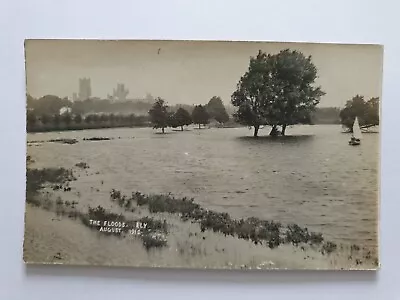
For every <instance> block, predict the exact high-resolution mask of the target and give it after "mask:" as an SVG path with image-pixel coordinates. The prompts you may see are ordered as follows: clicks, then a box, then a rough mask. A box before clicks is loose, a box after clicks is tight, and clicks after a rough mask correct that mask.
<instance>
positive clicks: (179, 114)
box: [172, 107, 192, 131]
mask: <svg viewBox="0 0 400 300" xmlns="http://www.w3.org/2000/svg"><path fill="white" fill-rule="evenodd" d="M172 119H173V121H172V127H178V126H179V127H181V131H183V126H189V125H190V124H192V117H191V116H190V114H189V112H188V111H187V110H186V109H184V108H182V107H179V108H178V110H177V111H176V112H175V113H174V115H173V116H172Z"/></svg>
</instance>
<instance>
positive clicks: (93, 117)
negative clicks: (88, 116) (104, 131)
mask: <svg viewBox="0 0 400 300" xmlns="http://www.w3.org/2000/svg"><path fill="white" fill-rule="evenodd" d="M92 120H93V123H94V124H97V123H99V121H100V117H99V115H97V114H93V115H92Z"/></svg>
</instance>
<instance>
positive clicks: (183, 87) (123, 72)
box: [25, 40, 383, 107]
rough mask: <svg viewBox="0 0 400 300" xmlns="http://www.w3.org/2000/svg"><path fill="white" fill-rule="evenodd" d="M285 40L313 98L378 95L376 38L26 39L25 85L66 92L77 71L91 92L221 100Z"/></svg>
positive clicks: (74, 88)
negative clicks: (302, 58)
mask: <svg viewBox="0 0 400 300" xmlns="http://www.w3.org/2000/svg"><path fill="white" fill-rule="evenodd" d="M286 48H290V49H293V50H294V49H297V50H300V51H302V52H303V54H304V55H306V56H308V55H311V56H312V61H313V63H314V64H315V65H316V67H317V69H318V79H317V81H316V84H317V85H321V87H322V90H323V91H325V92H326V95H325V96H323V97H322V98H321V102H320V104H319V106H321V107H322V106H325V107H327V106H335V107H342V106H344V104H345V103H346V101H347V100H349V99H351V98H352V97H353V96H355V95H356V94H360V95H363V96H365V98H366V99H369V98H371V97H380V96H381V84H382V63H383V62H382V60H383V48H382V47H381V46H379V45H344V44H343V45H339V44H317V43H314V44H310V43H276V42H274V43H272V42H204V41H100V40H27V41H26V42H25V60H26V76H27V78H26V81H27V93H29V94H30V95H32V96H33V97H41V96H44V95H49V94H51V95H57V96H59V97H69V98H72V94H73V93H74V92H78V81H79V78H83V77H86V78H87V77H89V78H91V84H92V96H93V97H100V98H106V97H107V94H112V91H113V89H114V88H116V86H117V83H123V84H125V87H126V88H128V89H129V95H128V96H127V98H141V97H144V96H145V95H146V94H147V93H150V94H151V95H153V96H154V97H162V98H164V99H165V100H166V101H167V102H168V104H177V103H185V104H205V103H207V102H208V100H209V99H210V98H211V97H213V96H220V97H221V98H222V100H223V101H224V103H225V104H228V103H229V102H230V97H231V95H232V93H233V92H234V91H235V89H236V85H237V83H238V81H239V79H240V77H241V76H242V75H243V74H244V73H245V72H246V71H247V69H248V65H249V59H250V56H256V55H257V53H258V51H259V50H262V51H265V52H267V53H271V54H274V53H278V52H279V51H280V50H282V49H286Z"/></svg>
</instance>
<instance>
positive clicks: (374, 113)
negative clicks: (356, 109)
mask: <svg viewBox="0 0 400 300" xmlns="http://www.w3.org/2000/svg"><path fill="white" fill-rule="evenodd" d="M365 110H366V112H365V124H364V126H363V127H364V128H367V127H371V126H376V125H379V97H373V98H371V99H369V100H368V101H367V103H366V109H365Z"/></svg>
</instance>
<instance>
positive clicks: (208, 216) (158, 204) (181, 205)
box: [110, 189, 336, 254]
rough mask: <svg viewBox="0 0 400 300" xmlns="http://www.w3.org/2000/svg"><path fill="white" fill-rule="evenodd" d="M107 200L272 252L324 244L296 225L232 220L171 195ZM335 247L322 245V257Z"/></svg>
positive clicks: (319, 237) (116, 193)
mask: <svg viewBox="0 0 400 300" xmlns="http://www.w3.org/2000/svg"><path fill="white" fill-rule="evenodd" d="M110 199H111V200H112V201H116V202H117V203H118V204H119V206H120V207H122V208H125V209H126V210H129V209H130V207H131V206H132V202H136V204H137V205H138V206H147V207H148V209H149V211H150V212H151V213H171V214H178V215H179V216H180V217H181V219H182V220H183V221H189V220H190V221H192V222H196V223H198V224H199V225H200V228H201V231H202V232H204V231H205V230H212V231H213V232H219V233H222V234H224V235H225V236H227V235H230V236H236V237H238V238H240V239H244V240H251V241H252V242H253V243H254V244H256V245H257V244H265V245H267V246H268V247H269V248H271V249H273V248H276V247H278V246H279V245H281V244H284V243H291V244H293V245H295V246H298V245H299V244H309V245H320V244H322V243H323V242H324V238H323V236H322V234H321V233H315V232H309V230H308V229H307V228H302V227H300V226H298V225H297V224H289V225H287V226H282V224H281V223H279V222H275V221H267V220H261V219H258V218H254V217H251V218H247V219H238V220H237V219H233V218H231V217H230V215H229V214H228V213H221V212H216V211H212V210H208V209H204V208H202V207H201V206H200V205H199V204H197V203H195V202H194V199H193V198H186V197H184V198H176V197H174V196H172V195H171V194H166V195H165V194H161V195H145V194H142V193H140V192H134V193H132V196H131V197H127V196H125V195H122V193H121V192H120V191H117V190H115V189H113V190H112V191H111V194H110ZM335 247H336V244H335V243H332V242H328V243H325V244H324V247H323V249H322V251H323V253H328V254H329V253H331V252H333V251H334V250H335V249H336V248H335Z"/></svg>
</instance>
